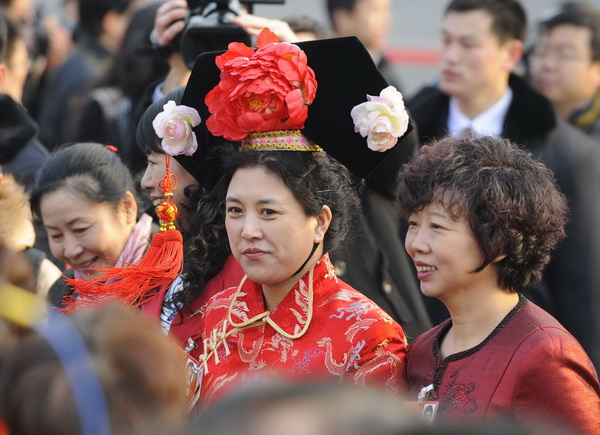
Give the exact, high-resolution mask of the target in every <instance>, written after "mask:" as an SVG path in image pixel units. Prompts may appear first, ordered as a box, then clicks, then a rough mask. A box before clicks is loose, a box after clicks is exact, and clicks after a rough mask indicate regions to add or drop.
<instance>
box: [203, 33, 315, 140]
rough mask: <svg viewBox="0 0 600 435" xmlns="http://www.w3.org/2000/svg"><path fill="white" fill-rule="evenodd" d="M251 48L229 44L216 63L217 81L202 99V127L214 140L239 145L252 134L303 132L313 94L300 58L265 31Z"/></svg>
mask: <svg viewBox="0 0 600 435" xmlns="http://www.w3.org/2000/svg"><path fill="white" fill-rule="evenodd" d="M257 45H258V49H257V50H256V51H255V50H254V49H253V48H251V47H247V46H246V45H245V44H242V43H239V42H234V43H231V44H229V47H228V50H227V52H226V53H224V54H222V55H220V56H217V58H216V63H217V66H218V67H219V69H220V70H221V81H220V83H219V84H218V85H217V86H215V87H214V89H212V90H211V91H210V92H209V93H208V94H207V95H206V99H205V102H206V105H207V106H208V110H209V111H210V113H211V116H210V117H209V118H208V120H207V121H206V125H207V127H208V129H209V130H210V132H211V133H212V134H213V135H215V136H223V137H224V138H225V139H229V140H233V141H240V140H242V139H244V138H245V137H246V136H248V135H249V134H250V133H254V132H262V131H276V130H296V129H301V128H303V127H304V122H305V121H306V117H307V116H308V106H309V105H310V104H311V103H312V102H313V100H314V98H315V95H316V92H317V81H316V80H315V73H314V71H313V70H312V69H311V68H310V67H309V66H308V65H307V63H306V62H307V60H306V54H305V53H304V52H303V51H302V50H301V49H300V48H299V47H298V46H296V45H293V44H289V43H286V42H279V39H278V38H277V36H276V35H275V34H274V33H273V32H271V31H270V30H269V29H267V28H265V29H263V30H262V32H261V33H260V35H259V37H258V41H257Z"/></svg>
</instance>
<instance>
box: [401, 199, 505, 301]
mask: <svg viewBox="0 0 600 435" xmlns="http://www.w3.org/2000/svg"><path fill="white" fill-rule="evenodd" d="M405 246H406V250H407V251H408V254H409V255H410V256H411V258H412V259H413V261H414V263H415V266H416V268H417V277H418V279H419V281H420V282H421V291H422V292H423V294H425V295H426V296H430V297H436V298H438V299H440V300H442V301H447V300H448V298H451V297H460V296H462V295H466V296H468V295H470V294H472V292H473V291H478V290H479V289H481V288H489V287H490V286H494V288H495V287H497V278H498V272H497V270H496V268H495V266H494V265H493V264H490V265H488V266H487V267H486V268H485V269H483V270H482V271H481V272H473V271H474V270H475V269H477V268H478V267H479V266H480V265H481V263H482V262H483V255H482V253H481V250H480V249H479V244H478V243H477V240H476V239H475V236H474V234H473V231H472V230H471V228H470V226H469V223H468V222H467V220H466V219H465V218H464V217H462V216H461V217H460V218H459V219H456V220H455V219H452V217H451V216H450V215H449V214H448V212H447V211H446V210H445V209H444V207H442V206H441V205H439V204H429V205H428V206H426V207H425V208H423V210H421V211H419V212H416V213H413V214H411V215H410V217H409V219H408V232H407V234H406V243H405Z"/></svg>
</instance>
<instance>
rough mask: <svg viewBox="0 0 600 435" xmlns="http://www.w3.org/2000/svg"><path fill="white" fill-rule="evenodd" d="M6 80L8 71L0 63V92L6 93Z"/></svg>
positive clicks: (4, 65) (2, 63) (3, 64)
mask: <svg viewBox="0 0 600 435" xmlns="http://www.w3.org/2000/svg"><path fill="white" fill-rule="evenodd" d="M7 80H8V69H7V68H6V64H5V63H4V62H0V92H2V93H6V90H7V89H6V82H7Z"/></svg>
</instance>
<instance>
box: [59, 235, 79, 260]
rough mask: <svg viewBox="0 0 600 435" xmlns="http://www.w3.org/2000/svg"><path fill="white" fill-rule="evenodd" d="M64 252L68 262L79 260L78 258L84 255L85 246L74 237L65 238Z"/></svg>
mask: <svg viewBox="0 0 600 435" xmlns="http://www.w3.org/2000/svg"><path fill="white" fill-rule="evenodd" d="M63 249H64V250H63V252H64V255H65V257H66V259H67V261H68V262H70V261H74V260H77V258H78V257H79V256H80V255H81V254H82V253H83V251H84V249H83V246H81V244H80V243H79V241H78V240H77V239H76V238H75V237H72V236H67V237H65V241H64V245H63Z"/></svg>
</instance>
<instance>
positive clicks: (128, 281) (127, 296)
mask: <svg viewBox="0 0 600 435" xmlns="http://www.w3.org/2000/svg"><path fill="white" fill-rule="evenodd" d="M165 156H166V159H165V163H166V164H165V166H166V167H165V169H166V170H165V177H164V178H163V180H162V181H161V182H160V187H161V189H162V191H163V196H164V198H165V201H164V202H162V203H160V204H159V205H157V206H156V214H157V215H158V218H159V219H160V221H161V227H160V231H159V232H158V233H157V234H155V235H154V237H153V238H152V245H151V246H150V249H148V251H147V252H146V253H145V255H144V257H143V258H142V259H141V261H140V263H139V264H126V265H123V266H118V267H111V268H108V269H101V270H102V272H103V275H102V276H100V277H98V278H95V279H92V280H90V281H84V280H77V279H67V280H66V281H67V284H68V285H70V286H71V287H73V288H74V290H75V293H76V295H74V296H68V297H66V298H65V305H66V306H65V308H63V310H64V311H73V310H77V309H82V308H92V307H96V306H99V305H102V304H105V303H107V302H110V301H120V302H121V303H123V304H124V305H126V306H129V307H138V306H140V305H142V304H144V303H145V302H147V301H149V300H151V299H152V298H154V297H155V296H156V295H158V294H159V293H160V291H161V290H164V289H165V288H168V287H170V286H171V284H172V283H173V280H175V278H176V277H177V276H178V275H179V274H180V273H181V271H182V269H183V237H182V235H181V233H180V232H179V231H178V230H177V229H176V228H175V224H174V221H175V219H177V216H178V211H177V206H176V205H175V204H174V203H172V202H171V198H172V196H173V190H174V189H175V188H176V187H177V177H176V176H175V175H174V174H171V169H170V159H171V156H170V155H169V154H166V155H165Z"/></svg>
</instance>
